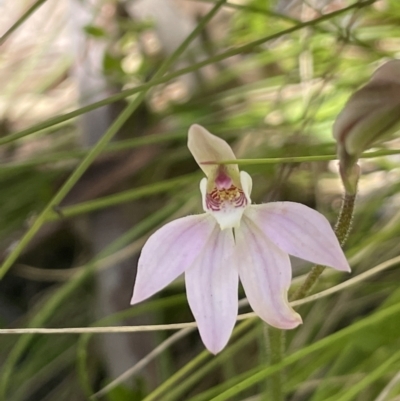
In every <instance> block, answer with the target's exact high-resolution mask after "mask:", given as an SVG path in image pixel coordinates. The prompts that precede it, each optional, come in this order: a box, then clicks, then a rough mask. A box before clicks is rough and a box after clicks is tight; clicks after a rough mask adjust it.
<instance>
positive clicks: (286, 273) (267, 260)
mask: <svg viewBox="0 0 400 401" xmlns="http://www.w3.org/2000/svg"><path fill="white" fill-rule="evenodd" d="M235 239H236V249H237V260H238V267H239V276H240V280H241V282H242V284H243V288H244V291H245V293H246V296H247V299H248V301H249V304H250V306H251V307H252V308H253V310H254V312H255V313H256V314H257V315H258V316H260V317H261V319H263V320H265V321H266V322H267V323H268V324H270V325H271V326H274V327H277V328H280V329H293V328H295V327H297V326H298V325H299V324H301V323H302V320H301V317H300V315H299V314H298V313H296V312H295V311H294V310H293V309H292V308H291V306H290V305H289V302H288V290H289V286H290V282H291V279H292V269H291V266H290V260H289V256H288V255H287V253H285V252H284V251H282V250H281V249H279V248H278V247H276V246H275V245H274V244H273V243H272V242H271V241H270V240H269V239H268V238H267V237H266V236H265V235H264V234H263V232H262V231H261V230H260V229H259V228H258V227H257V226H256V225H255V224H254V223H253V222H252V221H251V220H250V219H248V218H247V217H246V216H243V220H242V224H241V226H240V229H236V230H235Z"/></svg>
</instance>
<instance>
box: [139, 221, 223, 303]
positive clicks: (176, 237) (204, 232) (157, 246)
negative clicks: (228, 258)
mask: <svg viewBox="0 0 400 401" xmlns="http://www.w3.org/2000/svg"><path fill="white" fill-rule="evenodd" d="M216 227H218V226H217V224H216V222H215V220H214V219H213V218H212V217H211V216H209V215H207V214H201V215H196V216H187V217H183V218H181V219H178V220H174V221H171V222H170V223H168V224H167V225H165V226H164V227H161V228H160V229H159V230H158V231H156V232H155V233H154V234H153V235H152V236H151V237H150V238H149V239H148V241H147V242H146V244H145V245H144V247H143V249H142V253H141V255H140V258H139V262H138V272H137V276H136V281H135V286H134V290H133V296H132V300H131V304H135V303H138V302H140V301H143V300H144V299H146V298H148V297H151V296H152V295H153V294H155V293H156V292H158V291H160V290H161V289H162V288H164V287H165V286H167V285H168V284H169V283H170V282H171V281H173V280H175V279H176V278H177V277H178V276H179V275H180V274H182V273H183V272H184V271H185V270H186V269H187V268H188V267H190V266H191V265H192V264H193V262H194V261H195V260H196V258H197V257H198V256H199V254H201V252H202V250H203V248H204V246H205V244H206V243H207V242H208V240H209V238H210V235H211V233H212V232H213V230H214V228H216Z"/></svg>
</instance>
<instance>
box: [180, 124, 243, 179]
mask: <svg viewBox="0 0 400 401" xmlns="http://www.w3.org/2000/svg"><path fill="white" fill-rule="evenodd" d="M188 148H189V150H190V152H191V153H192V155H193V157H194V159H195V160H196V162H197V164H198V165H199V167H200V168H201V169H202V170H203V171H204V174H205V175H206V176H207V177H210V176H211V177H213V176H214V175H215V173H216V171H217V169H218V165H217V164H212V163H218V162H221V161H224V160H236V156H235V154H234V153H233V150H232V149H231V147H230V146H229V145H228V143H227V142H226V141H224V140H223V139H221V138H219V137H217V136H215V135H213V134H211V133H210V132H208V131H207V130H206V129H205V128H203V127H202V126H201V125H198V124H194V125H192V126H191V127H190V128H189V134H188ZM205 163H206V164H205ZM207 163H209V164H207ZM226 170H227V173H228V175H229V176H231V177H234V176H237V175H238V174H239V168H238V166H237V165H236V164H231V165H229V166H226Z"/></svg>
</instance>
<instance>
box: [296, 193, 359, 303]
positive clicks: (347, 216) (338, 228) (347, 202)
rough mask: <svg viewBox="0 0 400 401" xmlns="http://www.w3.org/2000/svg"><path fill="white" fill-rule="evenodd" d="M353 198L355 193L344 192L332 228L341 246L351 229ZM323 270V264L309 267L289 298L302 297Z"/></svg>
mask: <svg viewBox="0 0 400 401" xmlns="http://www.w3.org/2000/svg"><path fill="white" fill-rule="evenodd" d="M355 200H356V194H348V193H347V192H346V193H345V194H344V196H343V199H342V206H341V209H340V213H339V217H338V220H337V223H336V225H335V229H334V231H335V234H336V236H337V238H338V240H339V243H340V245H341V246H343V245H344V243H345V242H346V240H347V237H348V235H349V232H350V229H351V222H352V220H353V211H354V205H355ZM324 270H325V266H322V265H315V266H314V267H313V268H312V269H311V272H310V273H309V274H308V276H307V278H306V280H305V281H304V283H303V284H302V286H301V287H300V288H299V289H298V290H297V291H296V292H295V293H294V295H293V297H292V299H291V300H292V301H295V300H297V299H301V298H304V297H305V296H306V295H307V294H308V293H309V292H310V290H311V288H312V287H313V286H314V284H315V283H316V281H317V280H318V278H319V276H320V275H321V274H322V272H323V271H324Z"/></svg>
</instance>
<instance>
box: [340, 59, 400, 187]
mask: <svg viewBox="0 0 400 401" xmlns="http://www.w3.org/2000/svg"><path fill="white" fill-rule="evenodd" d="M399 127H400V60H391V61H388V62H387V63H385V64H383V65H382V66H381V67H379V68H378V69H377V70H376V71H375V73H374V74H373V75H372V77H371V79H370V81H369V82H368V83H367V84H366V85H365V86H363V87H362V88H361V89H359V90H358V91H357V92H355V93H354V94H353V95H352V96H351V97H350V99H349V100H348V102H347V103H346V105H345V106H344V108H343V110H342V111H341V112H340V113H339V115H338V117H337V118H336V121H335V123H334V124H333V136H334V138H335V139H336V141H337V153H338V158H339V160H340V173H341V175H342V180H343V183H344V185H345V188H346V190H348V192H355V185H356V183H357V180H358V174H359V168H358V166H357V167H356V163H357V160H358V158H359V156H360V155H361V154H362V153H363V152H364V151H365V150H366V149H368V148H370V147H372V146H373V145H374V144H376V143H377V142H381V141H382V140H385V139H386V138H387V137H388V136H390V135H392V134H393V133H394V132H396V131H397V130H398V128H399Z"/></svg>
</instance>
